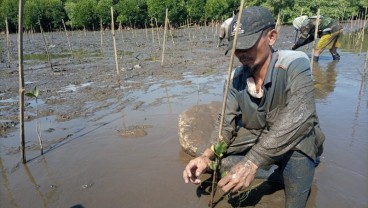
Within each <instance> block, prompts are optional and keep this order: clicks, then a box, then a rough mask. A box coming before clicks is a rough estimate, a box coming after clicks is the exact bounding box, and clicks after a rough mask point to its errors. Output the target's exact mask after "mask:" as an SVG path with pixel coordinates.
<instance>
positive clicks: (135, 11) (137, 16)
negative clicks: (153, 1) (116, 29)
mask: <svg viewBox="0 0 368 208" xmlns="http://www.w3.org/2000/svg"><path fill="white" fill-rule="evenodd" d="M116 11H117V13H118V14H119V16H118V17H117V19H116V21H117V22H121V23H123V24H125V25H131V24H132V25H135V26H140V27H144V24H145V23H146V22H147V18H148V15H147V1H146V0H120V1H119V2H118V4H117V5H116Z"/></svg>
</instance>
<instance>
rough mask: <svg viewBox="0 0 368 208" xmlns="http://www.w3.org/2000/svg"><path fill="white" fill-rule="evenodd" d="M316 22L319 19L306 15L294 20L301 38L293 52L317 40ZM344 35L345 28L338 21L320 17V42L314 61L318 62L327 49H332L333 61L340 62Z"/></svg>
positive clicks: (294, 46) (315, 49) (315, 51)
mask: <svg viewBox="0 0 368 208" xmlns="http://www.w3.org/2000/svg"><path fill="white" fill-rule="evenodd" d="M316 22H317V17H309V18H308V16H306V15H304V16H300V17H297V18H295V19H294V21H293V26H294V28H295V29H296V30H297V31H300V37H299V39H298V40H297V41H296V43H295V44H294V45H293V46H292V48H291V49H292V50H296V49H297V48H299V47H301V46H303V45H306V44H308V43H310V42H312V41H313V40H314V39H315V38H316V37H314V36H315V29H316ZM342 33H343V28H342V25H340V24H339V23H338V21H336V20H334V19H332V18H330V17H326V16H320V23H319V25H318V37H320V40H319V41H318V43H317V45H316V47H315V48H314V54H313V61H315V62H318V59H319V55H320V54H321V53H322V52H323V50H324V49H325V48H328V49H330V53H331V55H332V59H333V60H340V55H339V54H338V53H337V48H339V47H340V46H341V43H340V38H341V36H342Z"/></svg>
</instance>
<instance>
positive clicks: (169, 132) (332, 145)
mask: <svg viewBox="0 0 368 208" xmlns="http://www.w3.org/2000/svg"><path fill="white" fill-rule="evenodd" d="M289 29H290V28H289ZM286 31H288V30H287V29H285V33H287V32H286ZM282 32H283V30H282ZM287 34H290V33H287ZM143 37H144V36H143ZM291 41H293V35H291V36H288V35H286V34H284V35H282V38H281V39H280V40H279V43H278V44H279V47H281V48H287V47H288V46H289V45H290V44H291ZM206 44H213V46H215V44H216V40H215V39H213V41H212V43H211V42H206ZM97 45H98V44H97ZM207 47H208V46H207ZM184 50H185V49H184ZM187 50H188V51H190V50H192V49H187ZM208 50H213V51H215V50H217V49H216V48H215V47H208V48H205V49H201V48H199V49H197V52H198V53H197V54H192V53H189V54H188V53H185V54H176V55H178V56H183V55H189V56H191V60H192V61H193V62H198V65H197V67H199V66H206V64H209V65H213V64H214V63H213V62H211V61H209V60H206V59H205V57H203V58H202V60H200V59H196V57H197V56H199V55H198V54H201V53H202V54H203V53H204V52H208ZM219 50H222V49H219ZM301 50H305V51H307V52H308V50H309V49H308V48H307V47H305V48H302V49H301ZM218 54H222V51H221V53H218ZM171 55H174V53H173V54H171ZM340 55H341V57H342V58H341V60H340V61H338V62H333V61H332V59H331V57H330V55H329V54H328V52H325V53H323V54H322V56H321V58H320V62H319V63H318V64H316V65H314V67H313V75H314V80H315V86H316V97H317V110H318V114H319V118H320V121H321V126H322V128H323V130H324V132H325V134H326V138H327V139H326V143H325V152H324V154H323V157H322V162H321V164H320V166H319V167H318V169H317V172H316V176H315V180H314V183H313V186H312V193H311V197H310V200H309V202H308V207H358V208H360V207H367V205H368V201H367V197H366V196H367V195H368V186H367V184H368V163H367V160H368V151H367V150H368V142H367V136H368V128H367V126H368V98H367V97H368V96H367V87H366V84H365V83H366V82H367V80H365V81H362V74H361V70H362V68H363V65H364V59H365V53H361V54H356V53H352V52H350V51H349V50H341V52H340ZM178 59H179V61H181V60H182V61H184V62H185V57H180V58H178ZM219 59H223V58H219ZM225 61H226V60H225ZM215 63H216V64H218V65H219V66H217V67H222V68H224V67H225V68H226V65H227V63H226V64H223V63H221V62H215ZM188 64H189V62H188ZM214 68H215V69H216V67H214ZM198 74H201V73H193V72H191V71H190V70H188V71H187V72H183V73H182V74H181V76H180V78H179V79H173V78H166V79H158V78H155V77H153V76H151V77H150V76H148V77H142V78H141V80H131V81H130V82H131V83H130V84H133V83H135V84H141V85H143V84H144V85H146V86H147V87H144V88H136V89H135V90H130V91H129V92H127V91H128V89H127V88H124V87H123V88H122V89H116V88H115V89H113V90H114V91H116V92H117V93H116V94H115V96H114V97H109V98H108V99H106V100H104V101H103V102H99V101H91V102H87V103H84V104H83V105H85V106H86V107H87V108H92V107H95V106H96V105H104V104H105V105H106V103H109V105H108V107H106V108H97V109H99V110H96V111H95V112H93V113H90V114H85V115H84V116H78V117H76V118H73V119H70V120H66V121H60V120H58V118H57V117H56V116H55V115H50V116H45V117H42V118H40V119H39V122H40V123H41V124H42V129H44V131H42V137H43V138H45V140H46V141H45V145H46V146H47V147H48V148H47V150H46V154H45V155H44V156H39V150H38V145H37V135H36V133H35V127H36V125H37V120H32V121H29V122H27V123H26V125H25V127H26V132H27V138H28V139H27V159H28V160H29V161H28V163H27V164H26V165H21V164H19V163H18V161H19V152H18V150H17V146H18V144H19V133H18V131H12V132H11V133H10V134H8V135H6V136H5V137H3V138H0V170H1V176H0V181H1V185H0V207H72V206H75V207H157V208H159V207H160V208H161V207H207V203H208V200H209V197H208V193H205V192H203V191H201V190H200V189H197V187H196V186H194V185H189V184H184V182H183V180H182V170H183V168H184V166H185V165H186V163H187V162H188V161H189V159H190V157H189V156H187V155H186V154H185V153H183V152H182V151H181V149H180V146H179V142H178V129H177V123H178V115H179V114H180V113H181V112H182V111H184V110H185V109H187V108H189V107H190V106H193V105H198V104H206V103H209V102H211V101H221V92H222V86H223V83H224V77H225V76H226V74H225V73H224V72H222V73H213V74H205V75H198ZM79 84H80V85H83V82H82V83H79ZM64 86H65V87H67V86H69V84H65V85H64ZM73 89H74V88H73ZM61 91H62V90H61ZM68 91H71V90H70V89H69V88H68ZM72 91H73V90H72ZM121 103H123V104H121ZM122 106H123V107H122ZM134 129H139V130H140V132H141V131H142V130H143V131H144V132H145V133H146V135H145V136H142V135H141V136H139V135H140V134H138V136H122V135H121V132H122V131H126V130H129V131H132V130H134ZM132 135H134V132H133V133H132ZM208 177H209V176H208V175H205V176H204V177H203V179H206V178H208ZM218 195H221V193H220V192H219V193H218ZM283 197H284V196H283V192H282V190H278V191H276V192H274V193H270V192H266V193H264V195H258V196H255V197H254V198H255V200H254V201H253V202H246V201H243V202H242V204H241V206H245V205H250V206H256V207H283V206H284V198H283ZM255 203H256V205H255ZM232 206H239V204H237V203H234V202H232V201H231V200H229V199H228V198H227V197H225V198H224V199H223V200H222V201H221V202H220V203H219V204H218V206H217V207H232Z"/></svg>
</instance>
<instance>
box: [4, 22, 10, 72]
mask: <svg viewBox="0 0 368 208" xmlns="http://www.w3.org/2000/svg"><path fill="white" fill-rule="evenodd" d="M5 28H6V50H7V54H8V68H10V63H11V60H10V38H9V26H8V17H5Z"/></svg>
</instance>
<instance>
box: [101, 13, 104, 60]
mask: <svg viewBox="0 0 368 208" xmlns="http://www.w3.org/2000/svg"><path fill="white" fill-rule="evenodd" d="M100 46H101V54H102V56H103V55H104V51H103V26H102V18H100Z"/></svg>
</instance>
